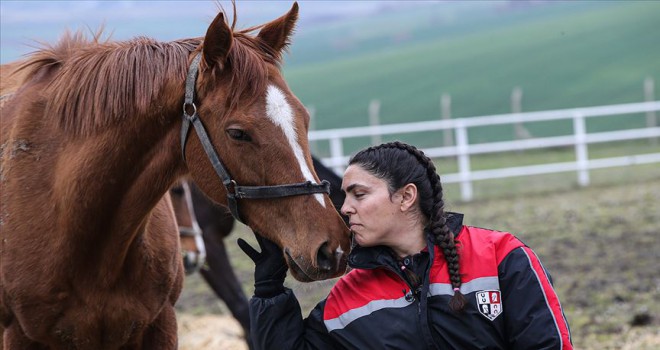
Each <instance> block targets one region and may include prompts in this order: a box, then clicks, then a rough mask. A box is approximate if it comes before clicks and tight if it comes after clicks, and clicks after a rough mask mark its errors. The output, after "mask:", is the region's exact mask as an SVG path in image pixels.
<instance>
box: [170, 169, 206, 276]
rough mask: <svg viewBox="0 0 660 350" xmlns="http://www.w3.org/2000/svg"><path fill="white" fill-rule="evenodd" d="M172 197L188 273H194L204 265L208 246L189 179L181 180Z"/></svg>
mask: <svg viewBox="0 0 660 350" xmlns="http://www.w3.org/2000/svg"><path fill="white" fill-rule="evenodd" d="M169 195H170V197H171V198H172V207H173V208H174V214H175V216H176V221H177V224H178V226H179V237H180V238H181V255H182V256H183V267H184V268H185V271H186V274H187V275H190V274H193V273H195V272H197V271H199V269H200V268H201V267H202V266H203V265H204V262H205V260H206V247H205V245H204V240H203V239H202V229H201V227H200V226H199V223H198V222H197V216H196V215H195V208H194V205H193V199H192V191H191V189H190V185H189V184H188V181H187V180H185V179H181V180H179V182H177V183H176V184H175V185H174V186H172V188H170V192H169Z"/></svg>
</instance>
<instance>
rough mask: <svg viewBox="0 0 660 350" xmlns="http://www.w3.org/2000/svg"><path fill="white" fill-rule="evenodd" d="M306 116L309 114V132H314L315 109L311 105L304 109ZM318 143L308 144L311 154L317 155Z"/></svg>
mask: <svg viewBox="0 0 660 350" xmlns="http://www.w3.org/2000/svg"><path fill="white" fill-rule="evenodd" d="M305 109H307V114H309V130H308V132H309V131H312V130H316V108H315V107H314V106H313V105H310V106H309V107H305ZM317 143H318V141H313V142H310V145H309V148H310V151H311V152H312V154H318V146H317Z"/></svg>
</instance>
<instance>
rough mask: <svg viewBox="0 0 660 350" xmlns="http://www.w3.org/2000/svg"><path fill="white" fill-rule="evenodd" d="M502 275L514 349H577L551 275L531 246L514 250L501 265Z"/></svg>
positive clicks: (504, 304) (503, 291)
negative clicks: (572, 340) (574, 346)
mask: <svg viewBox="0 0 660 350" xmlns="http://www.w3.org/2000/svg"><path fill="white" fill-rule="evenodd" d="M499 279H500V288H501V291H502V311H503V313H504V319H505V327H506V334H507V338H508V342H509V346H510V348H511V349H564V350H569V349H573V345H572V344H571V335H570V330H569V328H568V322H566V318H565V316H564V313H563V310H562V308H561V304H560V303H559V298H558V297H557V294H556V293H555V291H554V289H553V287H552V280H551V277H550V275H549V274H548V273H547V272H546V271H545V268H543V265H541V262H540V260H539V259H538V257H537V256H536V254H534V252H533V251H532V250H531V249H530V248H528V247H525V246H523V247H520V248H516V249H514V250H512V251H511V252H510V253H509V254H508V255H507V256H506V257H505V258H504V259H503V260H502V262H501V263H500V265H499Z"/></svg>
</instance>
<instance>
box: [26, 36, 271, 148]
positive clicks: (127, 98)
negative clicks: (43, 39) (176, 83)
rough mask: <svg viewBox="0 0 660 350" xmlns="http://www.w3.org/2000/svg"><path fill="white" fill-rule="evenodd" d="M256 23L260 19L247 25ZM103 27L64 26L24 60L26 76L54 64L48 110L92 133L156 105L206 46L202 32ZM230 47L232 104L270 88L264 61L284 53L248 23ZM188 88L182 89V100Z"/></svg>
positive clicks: (72, 127)
mask: <svg viewBox="0 0 660 350" xmlns="http://www.w3.org/2000/svg"><path fill="white" fill-rule="evenodd" d="M255 28H259V27H253V28H250V29H249V31H252V30H254V29H255ZM232 30H233V25H232ZM101 35H102V29H101V30H99V31H98V32H97V33H95V34H94V35H93V37H92V38H91V39H90V38H88V37H87V36H86V35H84V34H83V33H82V32H80V31H78V32H75V33H73V34H72V33H70V32H65V34H64V35H63V36H62V38H61V39H60V40H59V41H58V43H57V44H55V45H53V46H50V45H47V44H46V45H44V47H42V48H41V49H39V50H38V51H36V52H34V53H32V54H31V55H30V56H29V57H28V59H27V60H26V61H25V62H24V63H23V64H22V65H21V67H20V70H24V69H26V70H27V72H26V79H29V78H30V77H33V76H35V75H37V73H38V72H40V71H42V70H43V69H55V70H57V72H56V74H55V75H54V77H53V79H52V80H51V81H50V83H49V85H48V88H47V92H46V93H47V94H48V101H47V103H46V110H45V115H52V116H56V118H58V122H59V125H60V127H61V128H62V129H63V130H64V131H65V132H68V133H72V134H74V135H79V136H88V135H92V134H94V133H95V132H98V131H99V130H103V129H105V128H108V127H110V126H112V125H116V124H117V123H119V122H121V121H122V120H125V119H127V118H133V117H136V116H139V115H144V114H145V113H147V112H148V111H149V110H150V109H153V108H154V107H155V106H153V105H152V104H153V101H154V100H155V99H156V98H158V97H159V96H162V94H163V93H164V90H165V85H166V84H167V83H168V81H171V79H172V78H174V79H177V80H180V81H181V82H183V81H184V80H185V77H186V74H187V72H188V64H189V57H190V53H191V52H193V51H195V50H198V51H199V50H201V44H202V40H203V38H192V39H182V40H177V41H172V42H165V43H163V42H158V41H156V40H153V39H150V38H146V37H136V38H134V39H131V40H127V41H110V40H101ZM228 55H229V56H228V58H227V66H228V67H231V69H230V83H231V84H232V85H231V89H230V91H229V97H228V98H229V101H228V105H229V106H230V107H235V106H236V105H237V104H238V100H239V99H241V98H242V97H244V96H252V97H254V98H256V96H258V93H259V92H260V91H265V88H266V85H267V81H268V67H267V63H273V64H277V63H278V62H279V59H278V57H277V55H275V54H274V53H273V52H272V50H269V49H268V48H267V46H266V45H265V44H264V43H262V42H261V40H259V39H258V38H255V37H252V36H249V35H248V31H246V30H244V31H238V32H234V40H233V45H232V47H231V50H230V51H229V54H228ZM216 66H218V67H221V65H216ZM204 69H205V67H204V66H202V67H201V70H200V72H202V71H204ZM214 69H215V68H214ZM217 73H218V72H214V74H212V76H218V74H217ZM183 95H184V91H183V89H182V90H181V99H182V100H183ZM156 108H157V107H156Z"/></svg>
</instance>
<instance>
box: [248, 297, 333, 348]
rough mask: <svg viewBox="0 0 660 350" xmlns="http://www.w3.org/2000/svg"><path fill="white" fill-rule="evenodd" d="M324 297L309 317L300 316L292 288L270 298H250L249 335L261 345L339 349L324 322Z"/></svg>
mask: <svg viewBox="0 0 660 350" xmlns="http://www.w3.org/2000/svg"><path fill="white" fill-rule="evenodd" d="M324 306H325V300H323V301H322V302H320V303H319V304H318V305H317V306H316V307H315V308H314V310H312V312H311V313H310V315H309V317H307V318H306V319H305V320H303V318H302V312H301V310H300V304H299V303H298V299H296V297H295V295H294V294H293V291H291V289H286V291H285V292H284V293H282V294H279V295H276V296H274V297H272V298H258V297H252V299H250V335H251V336H252V341H253V344H254V348H255V349H257V350H260V349H278V350H279V349H282V350H285V349H296V350H298V349H328V350H332V349H341V348H342V346H341V345H339V344H338V343H336V342H335V341H334V340H333V339H332V337H331V336H330V334H328V331H327V329H326V327H325V324H324V323H323V308H324Z"/></svg>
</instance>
